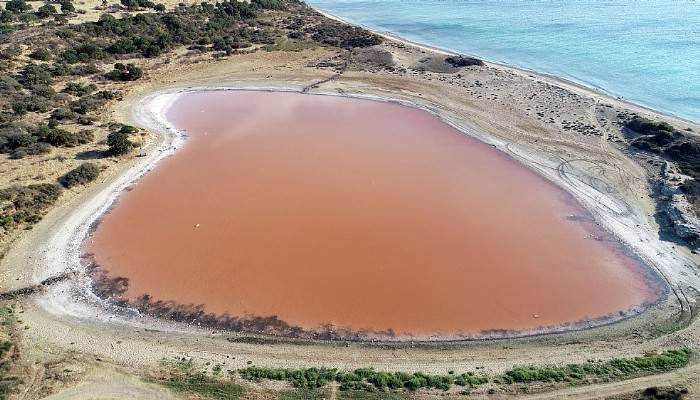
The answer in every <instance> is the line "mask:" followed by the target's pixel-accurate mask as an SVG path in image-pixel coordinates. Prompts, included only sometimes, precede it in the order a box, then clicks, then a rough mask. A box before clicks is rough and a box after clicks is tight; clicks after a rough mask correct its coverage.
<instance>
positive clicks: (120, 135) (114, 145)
mask: <svg viewBox="0 0 700 400" xmlns="http://www.w3.org/2000/svg"><path fill="white" fill-rule="evenodd" d="M107 145H108V146H109V154H111V155H113V156H120V155H124V154H127V153H129V152H131V150H133V148H134V144H133V143H131V141H130V140H129V134H127V133H124V132H112V133H110V134H109V135H108V136H107Z"/></svg>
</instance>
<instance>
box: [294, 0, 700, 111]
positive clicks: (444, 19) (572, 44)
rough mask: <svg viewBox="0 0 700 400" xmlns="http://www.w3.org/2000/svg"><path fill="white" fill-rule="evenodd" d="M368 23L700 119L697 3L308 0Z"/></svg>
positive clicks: (643, 0) (699, 7) (640, 0)
mask: <svg viewBox="0 0 700 400" xmlns="http://www.w3.org/2000/svg"><path fill="white" fill-rule="evenodd" d="M307 2H308V3H309V4H310V5H311V6H313V7H315V8H317V9H320V10H324V11H328V12H330V13H332V14H335V15H337V16H339V17H342V18H343V19H345V20H347V21H350V22H354V23H357V24H361V25H364V26H366V27H368V28H370V29H374V30H378V31H383V32H388V33H391V34H395V35H398V36H401V37H404V38H406V39H409V40H412V41H415V42H421V43H425V44H428V45H432V46H435V47H440V48H444V49H450V50H453V51H456V52H460V53H465V54H471V55H474V56H477V57H480V58H483V59H485V60H489V61H494V62H500V63H505V64H509V65H514V66H518V67H522V68H526V69H530V70H534V71H537V72H542V73H546V74H551V75H555V76H559V77H563V78H566V79H570V80H573V81H576V82H579V83H582V84H585V85H587V86H590V87H594V88H598V89H601V90H603V91H605V92H607V93H609V94H611V95H614V96H622V97H624V98H625V99H627V100H629V101H632V102H634V103H637V104H640V105H643V106H647V107H650V108H654V109H656V110H659V111H662V112H667V113H672V114H675V115H678V116H680V117H683V118H686V119H691V120H694V121H697V122H700V2H699V1H691V0H624V1H622V0H609V1H606V0H371V1H370V0H307Z"/></svg>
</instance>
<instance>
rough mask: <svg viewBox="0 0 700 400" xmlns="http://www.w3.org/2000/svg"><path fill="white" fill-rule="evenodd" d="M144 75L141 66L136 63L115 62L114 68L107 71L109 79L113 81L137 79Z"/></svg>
mask: <svg viewBox="0 0 700 400" xmlns="http://www.w3.org/2000/svg"><path fill="white" fill-rule="evenodd" d="M142 76H143V71H142V70H141V68H139V67H137V66H136V65H134V64H126V65H124V64H122V63H116V64H114V69H113V70H112V71H110V72H108V73H107V79H111V80H113V81H135V80H137V79H139V78H141V77H142Z"/></svg>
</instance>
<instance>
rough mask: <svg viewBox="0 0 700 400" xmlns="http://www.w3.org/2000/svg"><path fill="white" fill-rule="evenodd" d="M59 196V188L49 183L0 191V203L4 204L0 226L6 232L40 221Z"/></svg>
mask: <svg viewBox="0 0 700 400" xmlns="http://www.w3.org/2000/svg"><path fill="white" fill-rule="evenodd" d="M60 194H61V187H60V186H58V185H56V184H51V183H42V184H38V185H29V186H13V187H9V188H4V189H0V202H2V203H6V204H5V205H4V206H3V207H2V208H0V226H2V228H4V229H5V230H8V229H10V228H12V227H15V226H17V225H21V224H33V223H36V222H38V221H40V220H41V218H42V216H43V215H44V214H45V213H46V210H47V209H48V208H49V207H51V206H52V205H53V204H54V203H55V202H56V200H57V199H58V197H59V196H60Z"/></svg>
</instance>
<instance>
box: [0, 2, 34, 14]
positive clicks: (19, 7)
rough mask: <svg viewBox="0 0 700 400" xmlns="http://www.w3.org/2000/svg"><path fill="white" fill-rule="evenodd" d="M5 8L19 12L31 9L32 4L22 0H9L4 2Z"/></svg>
mask: <svg viewBox="0 0 700 400" xmlns="http://www.w3.org/2000/svg"><path fill="white" fill-rule="evenodd" d="M5 9H6V10H7V11H10V12H13V13H15V14H20V13H23V12H25V11H29V10H31V9H32V6H30V5H29V4H27V2H26V1H24V0H9V1H8V2H7V3H5Z"/></svg>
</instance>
